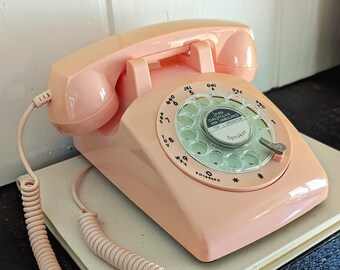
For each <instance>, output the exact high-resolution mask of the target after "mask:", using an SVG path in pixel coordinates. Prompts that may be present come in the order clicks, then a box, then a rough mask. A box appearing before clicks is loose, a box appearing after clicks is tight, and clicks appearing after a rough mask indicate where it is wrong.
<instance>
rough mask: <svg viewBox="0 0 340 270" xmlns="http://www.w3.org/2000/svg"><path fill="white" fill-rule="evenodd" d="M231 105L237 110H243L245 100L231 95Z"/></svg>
mask: <svg viewBox="0 0 340 270" xmlns="http://www.w3.org/2000/svg"><path fill="white" fill-rule="evenodd" d="M229 101H230V104H231V105H232V106H233V107H235V108H242V107H243V105H244V100H243V98H242V97H240V96H238V95H231V96H230V97H229Z"/></svg>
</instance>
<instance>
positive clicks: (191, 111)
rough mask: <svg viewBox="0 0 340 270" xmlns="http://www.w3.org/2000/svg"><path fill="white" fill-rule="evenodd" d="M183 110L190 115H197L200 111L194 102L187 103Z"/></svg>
mask: <svg viewBox="0 0 340 270" xmlns="http://www.w3.org/2000/svg"><path fill="white" fill-rule="evenodd" d="M182 110H183V111H184V112H186V113H188V114H190V115H196V114H197V113H198V112H199V108H198V107H197V106H196V105H195V104H193V103H187V104H185V105H184V107H183V108H182Z"/></svg>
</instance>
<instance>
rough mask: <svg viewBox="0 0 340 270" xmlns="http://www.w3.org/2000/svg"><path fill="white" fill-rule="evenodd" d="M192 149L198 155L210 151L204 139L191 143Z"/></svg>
mask: <svg viewBox="0 0 340 270" xmlns="http://www.w3.org/2000/svg"><path fill="white" fill-rule="evenodd" d="M191 150H192V151H193V152H194V153H195V154H197V155H203V154H205V153H206V152H207V151H208V146H207V145H206V144H205V143H204V142H203V141H198V142H195V143H193V144H192V145H191Z"/></svg>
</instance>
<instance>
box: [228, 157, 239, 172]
mask: <svg viewBox="0 0 340 270" xmlns="http://www.w3.org/2000/svg"><path fill="white" fill-rule="evenodd" d="M227 164H228V166H229V168H230V170H231V171H234V172H239V171H241V169H242V167H243V162H242V160H241V158H240V157H238V156H236V155H233V154H231V155H230V156H228V157H227Z"/></svg>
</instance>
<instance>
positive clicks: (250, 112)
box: [245, 105, 259, 117]
mask: <svg viewBox="0 0 340 270" xmlns="http://www.w3.org/2000/svg"><path fill="white" fill-rule="evenodd" d="M245 111H246V112H247V114H248V115H249V116H251V117H258V116H259V110H258V108H255V107H254V106H252V105H247V106H246V110H245Z"/></svg>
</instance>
